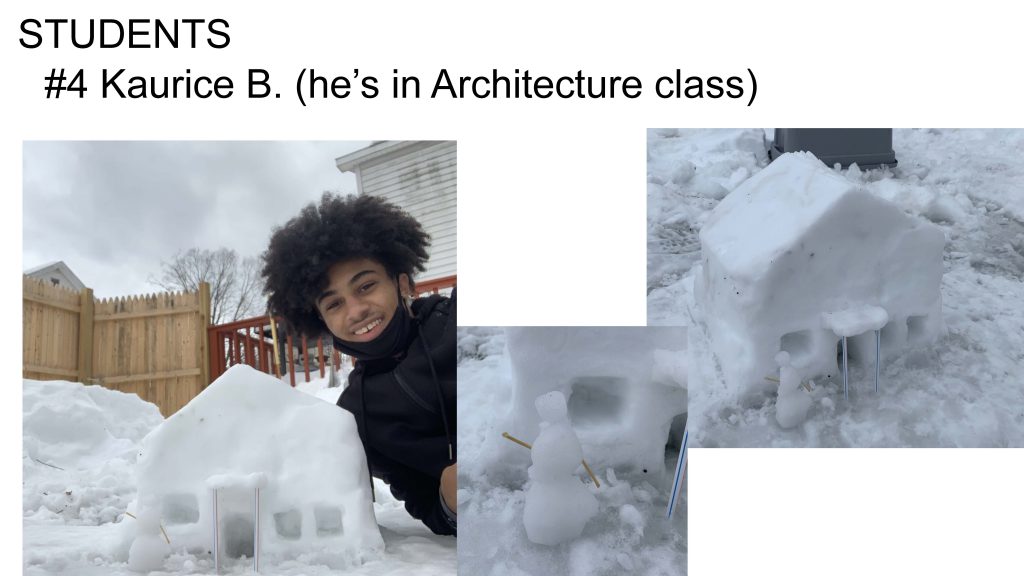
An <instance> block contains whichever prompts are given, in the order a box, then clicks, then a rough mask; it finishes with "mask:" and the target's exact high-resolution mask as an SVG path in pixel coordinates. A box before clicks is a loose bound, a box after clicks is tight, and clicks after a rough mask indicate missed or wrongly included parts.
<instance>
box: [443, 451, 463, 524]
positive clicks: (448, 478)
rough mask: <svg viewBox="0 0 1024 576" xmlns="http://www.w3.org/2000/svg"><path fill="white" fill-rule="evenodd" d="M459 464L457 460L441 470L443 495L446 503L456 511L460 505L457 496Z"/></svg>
mask: <svg viewBox="0 0 1024 576" xmlns="http://www.w3.org/2000/svg"><path fill="white" fill-rule="evenodd" d="M458 466H459V464H458V462H456V463H455V464H452V465H451V466H449V467H447V468H445V469H444V470H443V471H442V472H441V497H442V498H444V503H445V504H447V505H448V508H449V509H451V511H452V512H455V513H458V506H459V504H458V502H457V500H458V498H457V496H456V492H457V490H458V480H457V477H458V475H459V470H458Z"/></svg>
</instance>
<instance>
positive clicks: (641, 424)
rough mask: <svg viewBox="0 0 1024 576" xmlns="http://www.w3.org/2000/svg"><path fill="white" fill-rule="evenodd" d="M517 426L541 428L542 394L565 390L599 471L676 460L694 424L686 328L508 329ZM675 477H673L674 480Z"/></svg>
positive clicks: (532, 431)
mask: <svg viewBox="0 0 1024 576" xmlns="http://www.w3.org/2000/svg"><path fill="white" fill-rule="evenodd" d="M506 338H507V342H508V354H509V358H510V360H511V364H512V370H513V379H514V384H513V390H514V392H513V403H512V409H511V412H512V413H511V416H512V418H511V422H512V430H510V432H511V433H512V435H514V436H519V437H520V438H522V439H523V440H526V441H527V442H533V441H534V440H535V439H536V438H537V435H538V433H539V431H540V417H539V415H538V414H537V408H536V407H535V405H534V402H535V401H536V399H537V397H538V396H540V395H542V394H546V393H548V392H552V391H556V390H557V391H559V392H561V393H562V394H563V395H564V396H565V398H566V403H567V405H568V411H569V421H570V423H571V425H572V428H573V430H574V431H575V432H576V435H577V436H578V437H579V439H580V444H581V445H582V446H583V454H584V458H585V459H586V461H587V463H588V464H589V465H590V467H591V468H593V470H594V473H595V474H598V475H601V472H600V470H602V469H605V468H609V467H611V468H617V469H618V471H619V472H624V471H625V472H638V473H650V474H652V479H654V478H661V477H662V475H663V473H664V471H665V468H666V466H665V460H666V458H668V459H669V460H671V462H670V463H669V467H670V468H671V467H672V466H674V465H675V458H676V454H678V451H679V445H680V442H681V440H682V435H683V429H684V426H685V423H686V375H685V362H686V358H685V357H686V352H685V348H686V331H685V329H682V328H668V327H614V328H608V327H600V328H589V327H588V328H582V327H528V328H507V329H506ZM670 479H671V478H670Z"/></svg>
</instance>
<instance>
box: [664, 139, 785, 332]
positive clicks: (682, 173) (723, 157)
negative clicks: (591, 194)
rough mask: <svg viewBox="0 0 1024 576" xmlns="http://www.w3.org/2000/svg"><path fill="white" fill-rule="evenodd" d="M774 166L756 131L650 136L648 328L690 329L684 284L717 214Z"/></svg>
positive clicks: (762, 140)
mask: <svg viewBox="0 0 1024 576" xmlns="http://www.w3.org/2000/svg"><path fill="white" fill-rule="evenodd" d="M767 162H768V152H767V149H766V148H765V142H764V135H763V133H762V132H761V131H755V130H745V131H741V130H698V131H688V130H676V129H662V130H650V131H649V133H648V140H647V225H648V235H647V293H648V310H649V312H648V317H649V321H648V325H662V326H680V325H683V324H685V322H684V314H683V310H682V309H681V308H680V307H679V306H677V304H678V302H679V301H680V300H681V299H682V297H683V296H684V295H685V294H686V293H687V292H688V288H687V287H686V285H685V283H684V282H681V281H682V280H683V279H684V277H685V276H686V274H687V272H688V271H689V269H690V267H691V266H693V265H694V264H695V263H697V261H698V260H699V259H700V239H699V238H698V233H699V232H700V229H701V226H702V225H703V222H704V220H706V219H707V217H708V215H709V214H710V211H711V209H712V208H714V207H715V205H717V204H718V202H719V201H720V200H721V199H722V198H724V197H725V196H726V194H728V193H729V192H731V191H732V190H733V189H734V188H736V186H738V185H739V184H740V183H742V182H743V181H744V180H746V179H747V178H749V177H750V175H751V174H754V173H756V172H757V171H759V170H760V169H761V168H762V167H764V165H765V164H766V163H767Z"/></svg>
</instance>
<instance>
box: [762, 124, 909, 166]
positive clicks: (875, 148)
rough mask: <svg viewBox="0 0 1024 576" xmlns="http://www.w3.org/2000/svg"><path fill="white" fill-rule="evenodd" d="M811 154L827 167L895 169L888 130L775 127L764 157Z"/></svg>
mask: <svg viewBox="0 0 1024 576" xmlns="http://www.w3.org/2000/svg"><path fill="white" fill-rule="evenodd" d="M799 151H807V152H811V153H813V154H814V155H815V156H817V157H818V159H819V160H821V161H822V162H824V163H825V164H826V165H828V166H834V165H835V164H836V163H837V162H838V163H839V164H840V165H842V167H843V168H847V167H849V166H850V164H853V163H854V162H856V163H857V166H859V167H861V168H879V167H882V166H889V167H893V166H896V152H895V151H893V149H892V128H776V129H775V140H774V141H773V142H772V143H771V145H770V146H769V147H768V156H769V157H770V158H771V159H772V160H775V159H776V158H778V157H779V156H781V155H782V154H784V153H786V152H799Z"/></svg>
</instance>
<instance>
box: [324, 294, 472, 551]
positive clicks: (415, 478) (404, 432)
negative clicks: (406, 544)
mask: <svg viewBox="0 0 1024 576" xmlns="http://www.w3.org/2000/svg"><path fill="white" fill-rule="evenodd" d="M455 301H456V300H455V292H452V296H451V298H446V297H444V296H436V295H435V296H428V297H425V298H420V299H418V300H416V301H414V302H413V303H412V313H413V316H414V320H413V324H414V330H413V334H412V336H411V338H410V341H409V344H408V346H406V349H405V353H404V355H401V356H399V357H397V358H387V359H381V360H368V361H364V360H360V361H358V362H357V363H356V366H355V368H354V369H353V370H352V372H351V374H349V377H348V381H349V385H348V388H346V389H345V391H344V392H343V393H342V394H341V397H340V398H339V399H338V406H341V407H342V408H344V409H346V410H348V411H349V412H351V413H352V414H353V415H354V416H355V419H356V424H357V426H358V427H359V437H360V439H361V440H362V442H363V448H364V449H365V451H366V460H367V463H368V464H369V467H370V474H371V475H373V476H376V477H377V478H380V479H381V480H383V481H384V482H386V483H387V484H388V485H389V486H390V488H391V493H392V494H394V496H395V498H398V499H399V500H403V501H404V502H405V509H406V510H408V511H409V514H411V515H412V516H413V517H414V518H417V519H419V520H420V521H422V522H423V523H424V524H426V525H427V527H428V528H430V529H431V530H432V531H433V532H434V533H436V534H450V535H455V534H456V528H455V526H454V525H453V523H452V522H450V521H449V520H448V517H447V515H446V514H445V513H444V510H443V508H442V506H441V500H440V496H439V489H440V485H441V472H442V471H443V470H444V469H445V468H447V467H448V466H449V465H451V464H454V463H455V462H456V454H457V453H456V451H455V436H456V434H455V418H456V416H455V412H456V404H455V392H456V391H455V381H456V380H455V379H456V369H455V361H456V360H455V358H456V356H455V329H456V321H455Z"/></svg>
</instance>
